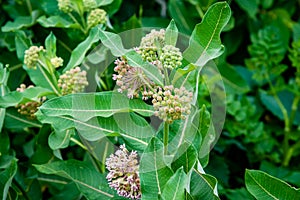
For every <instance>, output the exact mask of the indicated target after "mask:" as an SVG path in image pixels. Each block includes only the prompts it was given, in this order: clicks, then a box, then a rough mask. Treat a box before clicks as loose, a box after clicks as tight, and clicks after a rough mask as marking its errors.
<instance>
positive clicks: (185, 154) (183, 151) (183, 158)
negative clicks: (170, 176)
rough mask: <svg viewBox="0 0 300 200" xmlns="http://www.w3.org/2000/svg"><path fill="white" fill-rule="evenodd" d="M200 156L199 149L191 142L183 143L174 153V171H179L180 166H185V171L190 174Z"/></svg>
mask: <svg viewBox="0 0 300 200" xmlns="http://www.w3.org/2000/svg"><path fill="white" fill-rule="evenodd" d="M197 158H198V154H197V150H196V149H195V147H194V146H193V145H192V144H190V143H187V142H185V143H183V144H182V145H181V146H180V147H179V148H178V151H177V152H176V154H175V155H174V158H173V161H172V164H171V166H172V169H173V171H177V170H178V169H179V168H180V167H182V166H183V168H182V169H183V171H184V172H185V173H186V174H188V173H189V171H190V170H191V169H192V168H193V167H194V165H195V163H196V161H197Z"/></svg>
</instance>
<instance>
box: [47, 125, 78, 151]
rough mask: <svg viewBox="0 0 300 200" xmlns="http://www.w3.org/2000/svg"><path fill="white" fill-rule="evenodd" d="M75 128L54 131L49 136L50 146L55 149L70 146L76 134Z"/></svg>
mask: <svg viewBox="0 0 300 200" xmlns="http://www.w3.org/2000/svg"><path fill="white" fill-rule="evenodd" d="M74 134H75V133H74V129H67V130H66V131H55V132H52V133H51V134H50V136H49V138H48V144H49V147H50V148H51V149H53V150H55V149H63V148H66V147H68V146H69V142H70V138H71V137H72V135H74Z"/></svg>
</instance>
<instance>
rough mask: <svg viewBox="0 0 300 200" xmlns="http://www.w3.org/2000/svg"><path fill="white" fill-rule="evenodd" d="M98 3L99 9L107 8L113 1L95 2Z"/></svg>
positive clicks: (100, 0) (102, 0) (99, 0)
mask: <svg viewBox="0 0 300 200" xmlns="http://www.w3.org/2000/svg"><path fill="white" fill-rule="evenodd" d="M95 1H96V3H97V7H100V6H106V5H109V4H111V3H112V2H113V0H95Z"/></svg>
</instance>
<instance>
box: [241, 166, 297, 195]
mask: <svg viewBox="0 0 300 200" xmlns="http://www.w3.org/2000/svg"><path fill="white" fill-rule="evenodd" d="M245 183H246V188H247V190H248V191H249V192H250V193H251V194H252V195H253V196H254V197H255V198H256V199H257V200H274V199H280V200H295V199H300V190H299V189H296V188H294V187H292V186H290V185H288V184H287V183H285V182H284V181H282V180H280V179H278V178H275V177H273V176H271V175H269V174H267V173H265V172H263V171H259V170H248V169H247V170H246V173H245Z"/></svg>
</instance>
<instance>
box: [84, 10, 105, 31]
mask: <svg viewBox="0 0 300 200" xmlns="http://www.w3.org/2000/svg"><path fill="white" fill-rule="evenodd" d="M105 22H106V12H105V10H103V9H100V8H96V9H94V10H92V11H91V12H90V14H89V15H88V17H87V24H88V27H94V26H96V25H98V24H105Z"/></svg>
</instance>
